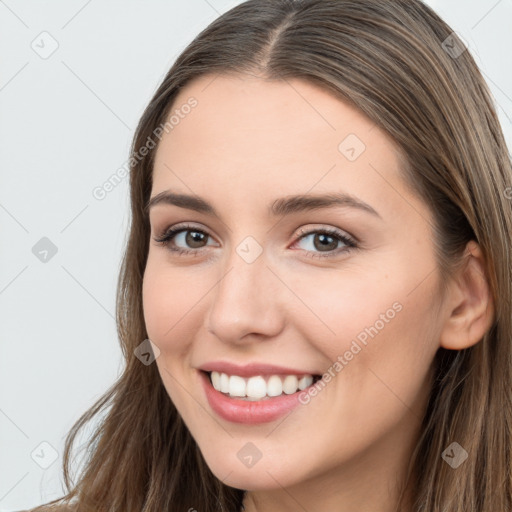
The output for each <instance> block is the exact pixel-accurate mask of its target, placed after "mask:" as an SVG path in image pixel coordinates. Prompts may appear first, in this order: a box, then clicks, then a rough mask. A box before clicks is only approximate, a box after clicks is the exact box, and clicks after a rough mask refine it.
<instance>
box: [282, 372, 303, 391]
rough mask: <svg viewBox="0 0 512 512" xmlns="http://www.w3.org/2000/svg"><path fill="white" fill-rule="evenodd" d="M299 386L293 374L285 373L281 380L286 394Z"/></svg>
mask: <svg viewBox="0 0 512 512" xmlns="http://www.w3.org/2000/svg"><path fill="white" fill-rule="evenodd" d="M298 387H299V379H297V377H295V375H287V376H286V378H285V379H284V382H283V391H284V392H285V393H286V394H287V395H291V394H292V393H295V391H297V388H298Z"/></svg>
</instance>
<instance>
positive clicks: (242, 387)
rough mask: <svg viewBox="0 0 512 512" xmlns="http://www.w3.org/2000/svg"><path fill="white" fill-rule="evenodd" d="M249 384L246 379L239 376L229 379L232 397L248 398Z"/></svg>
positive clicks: (232, 376)
mask: <svg viewBox="0 0 512 512" xmlns="http://www.w3.org/2000/svg"><path fill="white" fill-rule="evenodd" d="M246 390H247V383H246V382H245V379H243V378H242V377H239V376H238V375H231V377H229V394H230V395H231V396H246V394H245V392H246Z"/></svg>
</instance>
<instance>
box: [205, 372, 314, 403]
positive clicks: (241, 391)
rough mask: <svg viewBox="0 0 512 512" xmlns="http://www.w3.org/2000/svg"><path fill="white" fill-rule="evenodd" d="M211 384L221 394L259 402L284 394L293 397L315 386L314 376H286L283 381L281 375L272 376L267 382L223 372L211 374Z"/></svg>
mask: <svg viewBox="0 0 512 512" xmlns="http://www.w3.org/2000/svg"><path fill="white" fill-rule="evenodd" d="M211 383H212V385H213V387H214V388H215V389H216V390H217V391H220V392H221V393H227V394H229V395H230V396H233V397H235V396H236V397H242V398H243V397H247V399H249V400H257V399H259V398H264V397H274V396H279V395H282V394H283V393H285V394H287V395H291V394H293V393H296V392H297V390H303V389H305V388H307V387H308V386H311V384H313V376H312V375H302V376H300V377H297V376H296V375H286V377H285V378H284V379H283V378H281V377H280V376H279V375H271V376H270V377H269V378H268V379H267V380H265V377H263V376H261V375H257V376H254V377H250V378H248V379H245V378H243V377H240V376H238V375H227V374H226V373H221V372H211Z"/></svg>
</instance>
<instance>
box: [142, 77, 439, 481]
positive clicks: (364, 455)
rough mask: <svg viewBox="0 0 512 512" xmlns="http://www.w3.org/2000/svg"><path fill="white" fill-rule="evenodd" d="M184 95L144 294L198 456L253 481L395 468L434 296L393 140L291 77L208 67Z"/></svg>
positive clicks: (404, 446)
mask: <svg viewBox="0 0 512 512" xmlns="http://www.w3.org/2000/svg"><path fill="white" fill-rule="evenodd" d="M212 80H213V81H212ZM192 97H193V98H195V100H196V101H197V104H196V106H195V107H194V108H191V109H189V108H182V106H183V105H185V104H186V103H187V101H189V100H190V98H192ZM189 103H190V101H189ZM180 108H181V112H187V113H186V114H183V115H181V116H179V122H175V123H173V128H172V129H171V130H169V131H168V133H164V134H163V137H162V139H161V142H160V144H159V146H158V148H157V149H156V154H155V165H154V174H153V184H152V191H151V197H152V198H155V197H156V196H157V195H159V194H160V195H159V196H158V197H159V198H160V200H159V201H158V200H156V199H155V200H154V201H153V203H154V204H153V205H152V207H151V208H150V210H149V211H150V214H149V215H150V224H151V240H150V243H149V254H148V260H147V267H146V269H145V274H144V284H143V304H144V316H145V321H146V327H147V332H148V336H149V338H150V339H151V340H152V342H153V343H154V344H155V345H156V346H157V347H158V348H159V350H160V355H159V357H158V358H157V359H156V364H157V366H158V370H159V373H160V375H161V378H162V381H163V383H164V385H165V388H166V390H167V392H168V394H169V396H170V398H171V399H172V401H173V402H174V404H175V405H176V407H177V409H178V411H179V413H180V414H181V416H182V417H183V420H184V421H185V423H186V425H187V427H188V428H189V430H190V432H191V434H192V436H193V437H194V439H195V440H196V441H197V443H198V445H199V448H200V449H201V452H202V454H203V456H204V458H205V460H206V462H207V464H208V465H209V467H210V469H211V470H212V472H213V473H214V474H215V475H216V476H217V477H218V478H219V479H221V480H223V481H224V482H225V483H226V484H228V485H231V486H233V487H237V488H241V489H249V490H257V489H277V488H280V487H293V486H294V485H297V486H298V485H299V484H303V483H305V482H312V481H314V480H318V479H324V480H328V479H329V478H334V477H336V478H339V476H340V475H342V474H343V475H345V477H346V478H352V479H353V478H355V477H356V476H358V475H361V474H362V473H363V472H370V471H376V468H379V469H378V470H379V471H382V472H383V473H386V474H393V472H394V471H396V470H397V468H398V467H401V466H402V465H403V464H404V461H405V458H406V456H407V455H408V453H409V450H410V449H411V447H412V442H413V439H414V436H415V435H416V434H417V431H418V428H419V418H420V417H421V414H422V412H423V410H424V407H425V405H426V399H427V395H428V392H429V388H430V378H431V373H430V372H431V363H432V359H433V357H434V355H435V352H436V350H437V348H438V347H439V342H438V338H439V329H440V325H439V322H440V320H438V319H437V318H436V317H435V315H434V314H433V311H434V310H437V309H439V302H440V300H441V298H440V297H439V295H438V293H437V290H438V287H439V281H438V272H437V270H436V262H435V258H434V246H433V239H432V226H431V224H430V223H431V222H432V215H431V212H430V210H429V208H428V205H427V204H425V203H424V202H423V201H422V200H421V199H420V198H419V197H417V196H415V195H413V193H412V192H411V191H409V190H408V189H407V188H406V185H405V182H404V181H403V179H402V178H401V176H400V175H399V168H400V165H402V161H401V160H400V155H399V152H398V148H397V146H395V144H394V142H393V141H392V140H391V139H390V138H389V137H388V136H386V134H385V133H383V132H382V131H380V130H379V129H378V127H377V126H376V125H374V123H372V122H371V121H370V120H369V119H367V118H366V117H365V116H364V115H363V114H361V113H360V112H359V111H357V110H355V109H354V108H352V107H351V106H349V105H347V104H345V103H344V102H342V101H340V100H339V99H338V98H336V97H334V96H332V95H331V94H330V93H329V92H327V91H325V90H323V89H321V88H318V87H317V86H314V85H311V84H309V83H307V82H305V81H302V80H299V79H295V80H289V81H288V82H285V81H267V80H264V79H261V78H256V77H249V76H243V77H242V76H213V75H206V76H203V77H201V78H199V79H196V80H195V81H193V82H192V83H190V84H188V85H187V87H185V88H184V89H183V90H182V91H180V94H179V95H178V97H177V98H176V101H175V103H174V105H173V111H175V110H176V109H180ZM170 193H172V194H175V195H177V196H185V195H186V196H192V197H193V198H196V199H197V198H200V202H198V203H197V204H195V203H193V202H190V201H188V202H187V201H185V200H184V199H183V197H181V198H180V197H176V196H175V197H174V198H172V197H170V196H168V197H167V199H162V197H164V195H165V194H170ZM293 196H300V197H299V200H297V199H295V200H293V199H292V197H293ZM324 196H329V197H330V198H331V199H334V198H337V199H339V201H334V202H333V201H331V202H329V201H327V200H326V198H325V197H324ZM322 197H323V199H322ZM329 197H328V198H327V199H329ZM308 198H309V200H308ZM313 198H319V199H318V200H316V201H314V200H313ZM348 198H350V199H348ZM300 199H302V201H301V200H300ZM304 200H305V201H304ZM205 205H206V206H205ZM208 205H209V206H208ZM313 206H314V208H313ZM171 228H172V229H175V230H176V231H175V232H174V233H169V230H170V229H171ZM166 234H167V235H170V236H168V237H167V244H165V243H164V242H159V241H156V240H160V239H161V238H162V237H165V235H166ZM213 371H215V372H216V373H212V372H213ZM222 374H224V375H222ZM309 376H311V377H312V378H313V379H314V382H313V383H311V378H310V377H309ZM251 377H252V378H251ZM320 377H321V379H320V380H317V379H318V378H320ZM210 379H213V380H214V384H215V386H216V387H217V388H220V390H218V389H215V387H214V386H213V385H212V383H211V381H210ZM270 380H271V382H270ZM230 386H231V387H230ZM283 387H284V391H281V388H283ZM223 390H224V392H223ZM247 393H248V394H249V397H245V398H242V397H241V396H238V397H237V396H236V395H245V394H247ZM280 393H281V394H280ZM263 394H265V396H264V397H263V396H262V395H263ZM231 395H235V396H231ZM268 395H275V396H268ZM326 485H327V484H326Z"/></svg>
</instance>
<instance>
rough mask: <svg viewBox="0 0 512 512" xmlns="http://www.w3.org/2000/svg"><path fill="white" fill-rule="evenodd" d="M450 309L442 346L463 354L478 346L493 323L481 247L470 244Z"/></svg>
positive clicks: (455, 280) (449, 300) (450, 298)
mask: <svg viewBox="0 0 512 512" xmlns="http://www.w3.org/2000/svg"><path fill="white" fill-rule="evenodd" d="M445 307H447V308H449V309H450V311H449V312H448V317H447V319H446V322H445V325H444V326H443V327H442V331H441V338H440V345H441V346H442V347H444V348H447V349H451V350H462V349H465V348H468V347H471V346H473V345H475V344H476V343H478V342H479V341H480V340H481V339H482V338H483V336H484V335H485V333H486V332H487V331H488V330H489V329H490V327H491V325H492V322H493V319H494V301H493V296H492V293H491V289H490V285H489V280H488V277H487V273H486V269H485V259H484V256H483V253H482V250H481V248H480V246H479V245H478V244H477V243H476V242H475V241H474V240H471V241H470V242H468V244H467V246H466V252H465V255H464V264H463V266H462V268H461V270H460V271H459V273H458V275H457V276H454V277H453V280H452V282H451V284H450V289H449V291H448V297H447V300H446V306H445Z"/></svg>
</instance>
